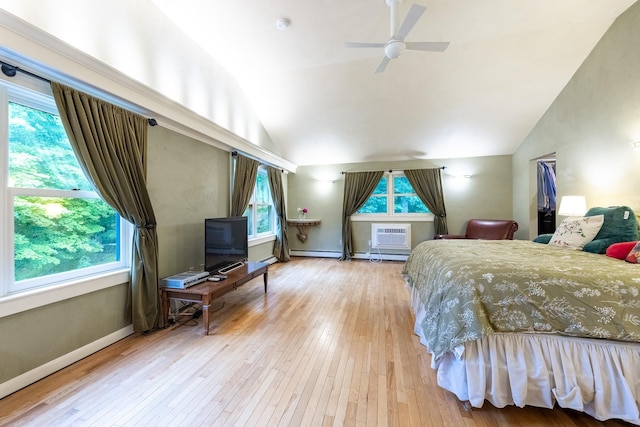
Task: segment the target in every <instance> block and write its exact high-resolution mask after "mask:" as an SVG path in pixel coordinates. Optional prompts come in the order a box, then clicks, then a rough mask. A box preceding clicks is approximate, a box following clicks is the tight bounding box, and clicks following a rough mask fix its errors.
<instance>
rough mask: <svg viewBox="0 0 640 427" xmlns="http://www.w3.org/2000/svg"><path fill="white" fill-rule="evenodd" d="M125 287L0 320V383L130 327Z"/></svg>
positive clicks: (120, 286)
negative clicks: (0, 343) (0, 361)
mask: <svg viewBox="0 0 640 427" xmlns="http://www.w3.org/2000/svg"><path fill="white" fill-rule="evenodd" d="M128 287H129V286H128V284H123V285H119V286H114V287H110V288H107V289H102V290H100V291H97V292H93V293H90V294H86V295H82V296H78V297H75V298H71V299H68V300H64V301H60V302H58V303H55V304H50V305H47V306H44V307H39V308H35V309H33V310H28V311H23V312H21V313H17V314H14V315H11V316H7V317H3V318H0V342H2V343H3V344H2V346H0V360H2V363H0V383H2V382H5V381H8V380H10V379H12V378H14V377H17V376H19V375H21V374H23V373H25V372H28V371H30V370H32V369H35V368H37V367H38V366H40V365H43V364H45V363H47V362H50V361H51V360H54V359H56V358H58V357H61V356H63V355H65V354H67V353H69V352H71V351H73V350H76V349H78V348H80V347H83V346H85V345H87V344H89V343H91V342H93V341H96V340H98V339H100V338H102V337H104V336H107V335H109V334H111V333H112V332H115V331H118V330H120V329H122V328H125V327H126V326H127V325H129V324H131V318H130V316H129V313H128V312H127V311H126V306H127V292H128Z"/></svg>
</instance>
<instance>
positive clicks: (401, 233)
mask: <svg viewBox="0 0 640 427" xmlns="http://www.w3.org/2000/svg"><path fill="white" fill-rule="evenodd" d="M371 247H372V248H378V249H407V250H410V249H411V224H371Z"/></svg>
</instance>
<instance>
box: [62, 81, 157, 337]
mask: <svg viewBox="0 0 640 427" xmlns="http://www.w3.org/2000/svg"><path fill="white" fill-rule="evenodd" d="M51 88H52V90H53V96H54V98H55V101H56V105H57V106H58V110H59V112H60V118H61V120H62V123H63V125H64V128H65V130H66V132H67V135H68V137H69V141H70V142H71V146H72V147H73V151H74V152H75V154H76V157H77V158H78V161H79V163H80V166H81V167H82V169H83V170H84V172H85V174H86V175H87V177H88V179H89V180H90V181H91V182H92V184H93V186H94V188H95V189H96V191H97V192H98V194H100V196H101V197H102V198H103V199H104V200H105V202H106V203H108V204H109V205H110V206H111V207H112V208H113V209H115V210H116V211H117V212H118V213H119V214H120V216H122V217H123V218H124V219H126V220H127V221H129V222H130V223H132V224H134V226H135V231H134V234H133V250H132V259H131V290H130V298H131V299H130V307H129V308H130V310H131V316H132V319H131V320H132V323H133V330H134V331H136V332H141V331H148V330H151V329H153V328H154V327H157V326H158V322H159V321H160V319H161V317H162V316H160V310H161V309H160V297H159V294H158V237H157V233H156V218H155V215H154V213H153V208H152V206H151V200H150V198H149V193H148V191H147V186H146V172H147V171H146V153H147V120H146V119H145V118H144V117H142V116H139V115H137V114H134V113H132V112H130V111H126V110H124V109H122V108H120V107H116V106H115V105H112V104H109V103H107V102H104V101H102V100H100V99H97V98H94V97H92V96H89V95H87V94H85V93H82V92H78V91H76V90H74V89H72V88H70V87H67V86H63V85H61V84H59V83H51Z"/></svg>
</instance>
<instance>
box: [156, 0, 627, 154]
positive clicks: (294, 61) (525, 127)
mask: <svg viewBox="0 0 640 427" xmlns="http://www.w3.org/2000/svg"><path fill="white" fill-rule="evenodd" d="M414 2H415V3H417V4H420V5H422V6H425V7H426V11H425V12H424V14H423V15H422V16H421V18H420V19H419V20H418V22H417V23H416V25H415V27H413V29H412V30H411V32H410V33H409V35H408V36H407V37H406V40H405V41H448V42H450V45H449V46H448V48H447V49H446V50H445V51H444V52H441V53H440V52H421V51H405V52H404V53H403V54H402V55H401V56H400V57H399V58H397V59H394V60H392V61H391V62H390V63H389V65H388V67H387V69H386V70H385V72H384V73H381V74H376V73H374V72H373V71H374V69H375V68H376V67H377V65H378V64H379V63H380V61H381V59H382V58H383V49H381V48H373V49H349V48H345V47H344V42H346V41H358V42H382V43H384V42H386V41H387V40H388V39H389V37H390V8H389V7H388V6H387V4H386V3H385V1H384V0H349V1H342V0H318V1H293V0H265V1H249V0H216V1H209V0H182V1H179V2H176V1H174V0H152V3H154V4H155V5H156V6H157V7H159V8H160V9H161V10H162V11H163V12H164V13H166V15H167V16H168V17H169V18H170V19H172V20H173V21H174V22H175V23H176V24H178V25H179V26H181V27H182V28H183V29H184V31H185V32H187V33H188V34H189V35H190V36H191V37H193V39H194V40H196V41H197V42H198V43H200V44H201V45H202V46H203V47H204V48H205V49H207V51H208V52H210V53H211V55H212V56H214V58H215V59H216V61H218V62H219V63H220V64H222V65H223V66H224V67H225V68H227V69H228V70H229V71H230V72H231V73H232V74H233V75H234V76H235V78H236V79H237V81H238V82H239V84H240V86H241V87H242V88H243V90H244V91H245V93H246V95H247V97H248V98H249V100H250V102H251V104H252V106H253V108H254V109H255V111H256V113H257V115H258V117H259V118H260V120H261V121H262V123H263V125H264V127H265V129H266V130H267V132H268V133H269V135H270V136H271V139H272V140H273V142H274V144H275V145H276V146H277V147H278V148H279V150H281V154H282V155H283V156H284V157H285V158H287V159H288V160H290V161H292V162H294V163H296V164H299V165H305V164H322V163H348V162H363V161H379V160H404V159H416V158H449V157H461V156H465V157H466V156H485V155H501V154H512V153H513V152H514V151H515V149H516V148H517V147H518V146H519V144H520V143H521V142H522V141H523V139H524V138H525V137H526V135H527V134H528V132H529V131H530V130H531V129H532V127H533V126H534V124H535V123H536V122H537V121H538V120H539V118H540V117H541V116H542V114H543V113H544V112H545V111H546V109H547V108H548V107H549V105H550V104H551V103H552V102H553V100H554V99H555V98H556V96H557V95H558V94H559V92H560V91H561V90H562V88H563V87H564V86H565V84H566V83H567V82H568V81H569V79H570V78H571V76H572V75H573V74H574V73H575V71H576V70H577V68H578V67H579V66H580V64H581V63H582V62H583V61H584V59H585V58H586V56H587V55H588V54H589V52H590V51H591V50H592V48H593V47H594V46H595V44H596V43H597V42H598V40H599V39H600V38H601V37H602V35H603V34H604V33H605V32H606V30H607V29H608V28H609V27H610V26H611V24H612V23H613V21H614V20H615V18H616V17H617V16H618V15H620V14H621V13H622V12H623V11H624V10H626V9H627V8H628V7H629V6H630V5H631V4H633V3H634V1H633V0H601V1H597V2H595V1H593V0H563V1H557V0H485V1H482V2H479V1H475V0H414ZM411 4H413V3H412V2H411V1H410V0H406V1H404V2H402V3H401V4H400V6H399V18H398V20H399V21H402V20H403V19H404V17H405V16H406V14H407V13H408V11H409V9H410V7H411ZM280 18H285V19H287V20H289V21H290V25H289V27H288V29H286V30H284V31H283V30H280V29H278V28H277V27H276V22H277V20H278V19H280Z"/></svg>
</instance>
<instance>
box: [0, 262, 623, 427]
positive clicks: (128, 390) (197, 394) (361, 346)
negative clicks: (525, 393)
mask: <svg viewBox="0 0 640 427" xmlns="http://www.w3.org/2000/svg"><path fill="white" fill-rule="evenodd" d="M401 268H402V263H399V262H382V263H369V262H367V261H351V262H339V261H337V260H333V259H312V258H294V259H293V260H292V261H291V262H289V263H285V264H275V265H272V266H270V268H269V293H268V294H266V295H265V294H264V289H263V284H262V279H261V278H257V279H254V280H253V281H252V282H250V283H247V284H246V285H244V286H243V287H242V288H240V289H238V290H236V291H234V292H231V293H229V294H227V295H225V297H224V304H223V301H222V300H220V303H219V304H218V310H217V311H216V312H213V313H212V316H211V318H212V321H211V331H210V335H209V336H205V335H203V326H202V323H201V322H202V319H198V320H197V321H196V320H189V321H187V322H186V323H185V324H177V325H174V326H172V327H170V328H167V329H163V330H158V331H155V332H152V333H150V334H146V335H140V334H136V335H133V336H131V337H128V338H126V339H124V340H121V341H119V342H117V343H115V344H113V345H111V346H110V347H108V348H106V349H104V350H102V351H100V352H98V353H96V354H94V355H92V356H89V357H87V358H85V359H83V360H81V361H79V362H77V363H75V364H74V365H72V366H70V367H68V368H66V369H63V370H61V371H59V372H57V373H55V374H53V375H50V376H49V377H47V378H45V379H43V380H41V381H39V382H37V383H36V384H33V385H31V386H29V387H27V388H25V389H22V390H20V391H18V392H16V393H14V394H12V395H10V396H7V397H6V398H4V399H2V400H0V425H10V426H14V425H15V426H142V425H148V426H165V425H170V426H183V425H189V426H200V425H203V426H209V425H225V426H226V425H239V426H245V425H246V426H276V425H281V426H331V425H347V426H467V427H470V426H498V425H499V426H578V425H580V426H597V425H607V426H616V425H619V426H621V425H627V424H626V423H623V422H617V421H609V422H606V423H601V422H598V421H596V420H594V419H592V418H591V417H589V416H587V415H584V414H581V413H577V412H572V411H565V410H562V409H554V410H548V409H539V408H524V409H520V408H515V407H507V408H503V409H496V408H493V407H491V405H489V404H485V406H484V407H483V408H481V409H472V410H471V411H466V410H465V409H464V407H463V405H462V404H461V403H460V402H459V401H458V400H457V399H456V398H455V396H453V395H452V394H451V393H449V392H446V391H444V390H442V389H441V388H439V387H438V386H437V384H436V375H435V371H433V370H432V369H431V368H430V367H429V366H430V361H431V358H430V356H429V355H428V353H427V351H426V349H425V348H424V347H423V346H422V345H421V344H420V343H419V341H418V338H417V337H416V336H415V335H414V334H413V332H412V330H413V314H412V313H411V310H410V308H409V292H408V290H407V288H406V287H405V285H404V282H403V280H402V277H401V275H400V270H401ZM214 309H215V307H214ZM187 318H188V317H187ZM188 319H190V318H188Z"/></svg>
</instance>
